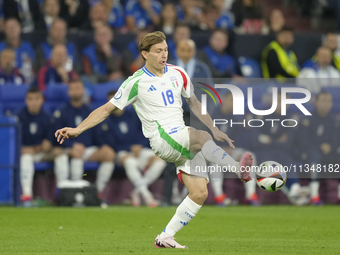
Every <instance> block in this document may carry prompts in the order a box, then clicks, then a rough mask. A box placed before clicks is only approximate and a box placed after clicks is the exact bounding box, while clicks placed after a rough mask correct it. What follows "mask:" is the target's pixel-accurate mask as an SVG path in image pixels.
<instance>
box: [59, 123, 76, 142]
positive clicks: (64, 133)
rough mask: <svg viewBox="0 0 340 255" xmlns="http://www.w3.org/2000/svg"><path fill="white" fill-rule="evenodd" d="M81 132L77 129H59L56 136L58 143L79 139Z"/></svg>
mask: <svg viewBox="0 0 340 255" xmlns="http://www.w3.org/2000/svg"><path fill="white" fill-rule="evenodd" d="M78 135H79V131H78V130H77V129H76V128H68V127H65V128H62V129H58V130H57V131H56V132H55V134H54V136H55V137H56V138H57V141H58V143H60V144H62V143H63V142H64V141H65V140H66V139H69V138H73V137H77V136H78Z"/></svg>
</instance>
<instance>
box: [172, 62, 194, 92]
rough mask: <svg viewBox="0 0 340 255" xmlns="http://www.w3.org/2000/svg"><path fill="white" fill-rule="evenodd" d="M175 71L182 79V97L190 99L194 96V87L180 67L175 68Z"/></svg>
mask: <svg viewBox="0 0 340 255" xmlns="http://www.w3.org/2000/svg"><path fill="white" fill-rule="evenodd" d="M175 69H176V70H177V71H178V72H179V73H180V74H181V78H182V81H183V87H182V91H181V93H182V96H183V97H184V98H190V97H192V96H193V95H194V86H193V85H192V82H191V79H190V77H189V75H188V74H187V72H186V71H185V70H184V69H183V68H181V67H178V66H177V67H176V68H175Z"/></svg>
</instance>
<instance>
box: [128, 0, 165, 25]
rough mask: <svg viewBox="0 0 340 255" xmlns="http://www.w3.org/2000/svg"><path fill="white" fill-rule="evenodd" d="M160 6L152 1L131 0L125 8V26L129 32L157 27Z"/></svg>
mask: <svg viewBox="0 0 340 255" xmlns="http://www.w3.org/2000/svg"><path fill="white" fill-rule="evenodd" d="M161 10H162V5H161V4H160V3H159V2H157V1H154V0H131V1H130V2H128V3H127V6H126V11H125V12H126V25H127V27H128V29H129V30H130V31H136V30H137V29H146V28H150V27H153V28H154V27H157V26H158V25H159V22H160V13H161Z"/></svg>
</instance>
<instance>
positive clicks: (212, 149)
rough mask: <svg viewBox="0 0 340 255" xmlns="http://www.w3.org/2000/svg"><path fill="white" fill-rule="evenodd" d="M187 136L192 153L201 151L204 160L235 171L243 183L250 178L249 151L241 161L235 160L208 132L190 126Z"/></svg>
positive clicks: (250, 161) (251, 160) (251, 162)
mask: <svg viewBox="0 0 340 255" xmlns="http://www.w3.org/2000/svg"><path fill="white" fill-rule="evenodd" d="M189 137H190V151H191V152H192V153H197V152H199V151H201V152H202V154H203V156H204V158H205V159H206V160H208V161H210V162H212V163H215V164H218V165H220V166H222V167H227V170H228V171H233V172H235V173H236V174H237V176H238V177H239V179H240V180H241V181H242V182H244V183H246V182H247V181H250V180H251V177H250V172H251V171H250V169H248V168H249V167H251V166H252V164H253V156H252V155H251V153H249V152H247V153H246V154H245V155H244V156H243V157H242V159H241V161H240V162H237V161H235V160H234V159H233V158H232V157H230V155H228V153H227V152H225V151H224V150H223V149H222V148H221V147H220V146H218V145H217V144H216V143H215V142H214V141H213V140H212V137H211V135H210V134H209V133H208V132H206V131H202V130H196V129H194V128H191V127H190V129H189Z"/></svg>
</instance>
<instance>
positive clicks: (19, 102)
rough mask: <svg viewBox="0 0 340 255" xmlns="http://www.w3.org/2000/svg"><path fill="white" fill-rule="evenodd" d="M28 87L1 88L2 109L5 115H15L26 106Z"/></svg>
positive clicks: (4, 86)
mask: <svg viewBox="0 0 340 255" xmlns="http://www.w3.org/2000/svg"><path fill="white" fill-rule="evenodd" d="M27 89H28V86H26V85H21V86H16V85H2V86H0V105H1V106H0V109H1V114H3V115H7V116H10V115H13V114H14V113H15V112H17V111H19V110H20V109H21V108H23V107H24V106H25V96H26V92H27Z"/></svg>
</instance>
